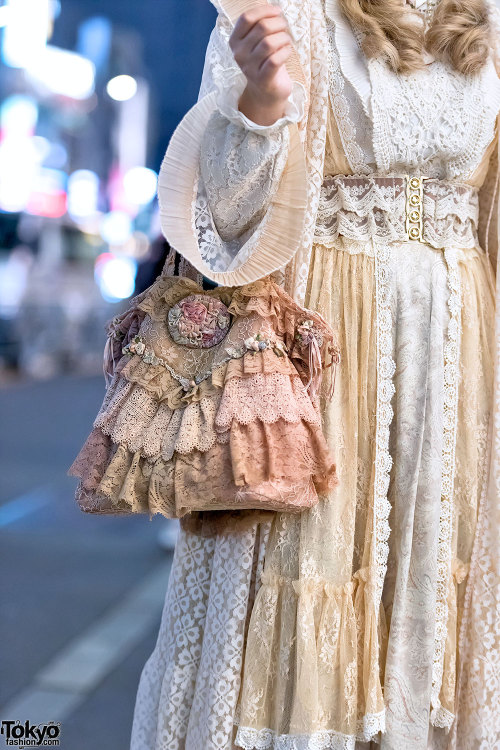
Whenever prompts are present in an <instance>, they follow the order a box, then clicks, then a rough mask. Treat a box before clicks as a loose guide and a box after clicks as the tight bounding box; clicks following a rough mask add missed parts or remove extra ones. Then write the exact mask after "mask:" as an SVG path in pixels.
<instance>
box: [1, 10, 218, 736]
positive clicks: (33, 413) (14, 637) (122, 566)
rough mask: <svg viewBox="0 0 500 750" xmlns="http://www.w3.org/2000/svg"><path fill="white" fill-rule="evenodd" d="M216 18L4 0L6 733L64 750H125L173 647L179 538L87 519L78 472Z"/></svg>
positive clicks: (154, 256) (144, 279) (156, 251)
mask: <svg viewBox="0 0 500 750" xmlns="http://www.w3.org/2000/svg"><path fill="white" fill-rule="evenodd" d="M214 20H215V11H214V9H213V7H212V5H211V4H210V3H209V1H208V0H142V1H141V2H137V0H119V2H118V0H0V545H1V547H0V549H1V552H0V555H1V558H0V562H1V570H2V573H1V576H0V584H1V590H0V601H1V605H0V606H1V620H0V643H1V644H2V645H1V646H0V674H1V678H0V721H2V720H14V721H17V720H19V721H20V722H21V723H24V721H26V720H29V721H30V722H31V723H38V722H42V723H47V722H49V721H55V722H58V721H60V722H61V744H60V747H62V748H63V749H64V750H126V749H127V748H128V743H129V736H130V727H131V721H132V712H133V706H134V699H135V693H136V690H137V684H138V680H139V675H140V671H141V669H142V666H143V664H144V663H145V661H146V659H147V657H148V656H149V654H150V653H151V651H152V649H153V647H154V643H155V640H156V634H157V630H158V625H159V619H160V614H161V606H162V603H163V599H164V595H165V590H166V586H167V580H168V573H169V566H170V562H171V556H172V547H173V544H174V543H175V537H176V533H177V525H176V524H175V523H174V522H172V523H171V524H169V523H167V522H165V521H162V520H161V519H158V518H155V519H153V521H151V522H150V521H149V520H148V518H147V516H143V517H134V518H117V519H115V518H107V517H106V518H105V517H93V516H87V515H84V514H82V513H81V512H80V511H79V510H78V508H77V506H76V504H75V502H74V490H75V487H76V479H74V478H70V477H68V476H66V471H67V469H68V467H69V465H70V464H71V462H72V460H73V458H74V457H75V455H76V453H77V452H78V450H79V448H80V446H81V444H82V443H83V441H84V439H85V437H86V436H87V434H88V433H89V431H90V429H91V425H92V421H93V419H94V417H95V414H96V412H97V410H98V408H99V406H100V404H101V401H102V398H103V396H104V388H105V386H104V377H103V375H102V354H103V348H104V343H105V330H104V323H105V322H106V321H107V320H109V319H110V318H111V317H113V316H114V315H115V314H117V313H119V312H121V311H122V310H123V309H124V308H125V307H126V305H127V299H128V298H129V297H130V296H133V295H134V294H136V293H138V292H140V291H142V290H143V289H144V288H146V287H147V286H149V285H150V284H151V283H152V282H153V280H154V279H155V277H156V276H157V274H158V273H159V272H160V271H161V267H162V265H163V260H164V257H165V253H166V246H165V243H164V241H163V240H162V238H161V233H160V226H159V220H158V206H157V201H156V180H157V173H158V170H159V167H160V164H161V159H162V157H163V154H164V151H165V148H166V145H167V143H168V140H169V138H170V136H171V134H172V132H173V130H174V128H175V126H176V125H177V123H178V122H179V120H180V119H181V117H182V116H183V115H184V113H185V112H186V111H187V110H188V109H189V107H190V106H191V105H192V104H193V103H194V102H195V101H196V97H197V94H198V87H199V83H200V79H201V71H202V67H203V60H204V55H205V49H206V44H207V41H208V37H209V34H210V30H211V28H212V26H213V23H214ZM3 741H4V739H3V737H2V736H0V747H3V746H4V745H2V742H3ZM200 750H201V749H200Z"/></svg>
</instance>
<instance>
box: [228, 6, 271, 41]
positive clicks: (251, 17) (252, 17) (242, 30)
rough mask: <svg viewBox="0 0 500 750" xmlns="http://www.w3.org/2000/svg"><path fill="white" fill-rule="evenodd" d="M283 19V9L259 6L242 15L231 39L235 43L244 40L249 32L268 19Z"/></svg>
mask: <svg viewBox="0 0 500 750" xmlns="http://www.w3.org/2000/svg"><path fill="white" fill-rule="evenodd" d="M279 16H281V17H283V14H282V12H281V8H278V7H277V6H276V5H268V4H266V5H259V6H258V7H257V8H252V10H248V11H246V12H245V13H242V14H241V16H240V17H239V18H238V20H237V21H236V23H235V25H234V29H233V31H232V34H231V37H232V38H234V40H235V41H237V40H241V39H243V38H244V37H245V36H246V35H247V34H248V32H249V31H250V30H251V29H252V28H253V27H254V26H255V24H256V23H259V22H260V21H265V20H266V19H273V18H277V17H279Z"/></svg>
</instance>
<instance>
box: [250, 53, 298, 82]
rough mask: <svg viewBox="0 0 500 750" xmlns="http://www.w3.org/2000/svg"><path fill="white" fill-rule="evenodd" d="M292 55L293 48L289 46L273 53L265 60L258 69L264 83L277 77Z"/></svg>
mask: <svg viewBox="0 0 500 750" xmlns="http://www.w3.org/2000/svg"><path fill="white" fill-rule="evenodd" d="M291 53H292V47H291V45H287V46H285V47H280V49H278V50H277V51H276V52H273V53H272V54H271V55H269V56H268V57H266V58H265V59H264V60H263V62H262V63H261V64H260V66H259V69H258V72H259V73H260V75H261V77H262V80H263V82H265V81H266V80H268V79H269V78H273V77H274V76H275V75H276V72H277V71H278V70H279V68H281V66H282V65H283V64H284V63H285V62H286V61H287V60H288V58H289V57H290V55H291Z"/></svg>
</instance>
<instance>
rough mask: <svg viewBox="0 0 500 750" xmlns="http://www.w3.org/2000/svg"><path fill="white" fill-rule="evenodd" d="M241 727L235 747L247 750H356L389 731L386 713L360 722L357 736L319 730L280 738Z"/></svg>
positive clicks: (263, 730) (266, 731) (267, 730)
mask: <svg viewBox="0 0 500 750" xmlns="http://www.w3.org/2000/svg"><path fill="white" fill-rule="evenodd" d="M233 723H234V724H235V725H236V726H238V731H237V733H236V739H235V744H236V745H238V746H239V747H242V748H244V750H268V749H269V748H272V750H355V746H356V742H357V741H359V742H370V741H371V740H374V739H375V738H376V736H377V735H378V734H379V732H384V731H385V710H384V711H380V713H378V714H366V716H364V717H363V719H362V720H360V721H359V722H358V728H357V734H356V735H349V734H341V733H340V732H334V731H333V730H327V729H325V730H319V731H317V732H311V733H308V734H278V733H277V732H275V731H273V730H272V729H267V728H264V729H252V728H251V727H240V726H239V721H238V717H235V719H234V721H233Z"/></svg>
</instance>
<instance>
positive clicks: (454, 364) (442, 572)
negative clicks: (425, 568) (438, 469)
mask: <svg viewBox="0 0 500 750" xmlns="http://www.w3.org/2000/svg"><path fill="white" fill-rule="evenodd" d="M444 257H445V260H446V264H447V266H448V286H449V289H450V296H449V299H448V307H449V310H450V321H449V324H448V332H447V337H448V341H447V343H446V346H445V350H444V392H445V397H444V415H443V425H444V428H443V456H442V467H443V468H442V480H441V509H440V518H439V546H438V569H437V586H436V636H435V645H434V658H433V665H432V690H431V706H432V711H431V723H432V724H434V726H437V727H444V728H446V729H449V728H450V727H451V724H452V722H453V719H454V715H453V714H452V713H451V712H450V711H448V710H447V709H445V708H444V707H443V706H442V705H441V703H440V700H439V694H440V692H441V684H442V681H443V664H444V653H445V647H446V637H447V632H448V596H447V594H448V581H449V577H450V573H451V549H452V531H453V527H452V520H453V516H452V502H453V486H454V478H455V477H454V475H455V446H456V439H457V408H458V381H459V375H460V371H459V362H460V357H459V348H460V338H461V324H460V313H461V309H462V300H461V297H462V295H461V284H460V272H459V269H458V262H457V257H456V253H455V252H454V251H453V250H452V249H450V248H447V249H446V250H445V251H444Z"/></svg>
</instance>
